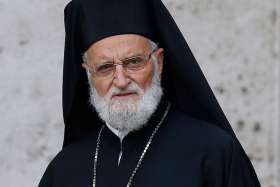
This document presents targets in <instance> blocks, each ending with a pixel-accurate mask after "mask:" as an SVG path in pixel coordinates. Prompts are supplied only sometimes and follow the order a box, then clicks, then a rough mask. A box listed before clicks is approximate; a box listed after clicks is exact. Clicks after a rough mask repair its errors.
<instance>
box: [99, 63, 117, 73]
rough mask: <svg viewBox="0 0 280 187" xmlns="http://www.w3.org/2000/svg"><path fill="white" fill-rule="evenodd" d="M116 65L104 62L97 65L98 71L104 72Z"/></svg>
mask: <svg viewBox="0 0 280 187" xmlns="http://www.w3.org/2000/svg"><path fill="white" fill-rule="evenodd" d="M113 67H114V65H113V64H103V65H100V66H98V67H97V69H96V71H98V72H103V71H110V70H111V69H113Z"/></svg>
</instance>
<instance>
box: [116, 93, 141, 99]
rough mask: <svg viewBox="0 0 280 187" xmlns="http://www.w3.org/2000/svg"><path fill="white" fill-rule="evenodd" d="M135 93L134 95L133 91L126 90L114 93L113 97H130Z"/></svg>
mask: <svg viewBox="0 0 280 187" xmlns="http://www.w3.org/2000/svg"><path fill="white" fill-rule="evenodd" d="M135 95H136V93H135V92H127V93H119V94H114V95H113V97H118V98H124V97H130V96H135Z"/></svg>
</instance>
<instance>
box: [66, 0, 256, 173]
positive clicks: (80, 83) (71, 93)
mask: <svg viewBox="0 0 280 187" xmlns="http://www.w3.org/2000/svg"><path fill="white" fill-rule="evenodd" d="M64 13H65V31H66V38H65V53H64V73H63V114H64V122H65V135H64V146H66V145H68V144H70V143H72V142H74V141H76V140H77V139H80V138H81V137H83V136H85V135H86V134H87V133H88V132H90V131H93V130H94V129H96V127H97V126H99V124H100V121H99V118H98V117H97V114H96V113H95V112H94V111H92V109H91V107H90V105H89V103H88V98H89V95H88V83H87V77H86V73H85V70H84V69H83V68H82V66H81V63H82V54H83V53H84V52H85V51H86V50H87V49H88V48H89V46H90V45H91V44H93V43H94V42H96V41H98V40H100V39H102V38H105V37H109V36H113V35H119V34H140V35H142V36H145V37H147V38H149V39H151V40H153V41H155V42H159V44H160V46H161V47H162V48H164V50H165V58H164V68H163V75H162V78H163V79H162V86H163V88H164V90H165V95H167V97H168V98H169V99H170V100H171V101H172V103H173V105H175V106H176V107H177V108H179V109H181V110H182V111H184V112H185V113H187V114H188V115H190V116H193V117H195V118H198V119H201V120H204V121H208V122H210V123H211V124H213V125H216V126H218V127H220V128H221V129H223V130H224V131H226V132H227V133H229V134H230V135H231V136H232V137H233V138H234V139H236V137H235V134H234V132H233V130H232V128H231V126H230V124H229V122H228V120H227V119H226V117H225V115H224V113H223V111H222V109H221V108H220V106H219V104H218V102H217V100H216V98H215V96H214V94H213V92H212V90H211V88H210V87H209V85H208V83H207V81H206V79H205V77H204V75H203V73H202V71H201V69H200V68H199V65H198V63H197V61H196V60H195V58H194V56H193V54H192V52H191V50H190V48H189V46H188V44H187V42H186V41H185V39H184V37H183V35H182V33H181V32H180V30H179V29H178V27H177V25H176V23H175V22H174V20H173V18H172V17H171V15H170V14H169V12H168V10H167V9H166V7H165V6H164V5H163V3H162V2H161V1H160V0H72V1H71V2H70V3H68V4H67V6H66V8H65V12H64ZM236 141H237V142H238V140H237V139H236ZM240 147H241V146H240ZM243 152H244V151H243ZM244 157H246V159H248V157H247V156H246V154H245V152H244ZM248 162H249V159H248ZM249 165H250V164H249ZM250 167H251V166H250ZM252 173H254V171H253V169H252Z"/></svg>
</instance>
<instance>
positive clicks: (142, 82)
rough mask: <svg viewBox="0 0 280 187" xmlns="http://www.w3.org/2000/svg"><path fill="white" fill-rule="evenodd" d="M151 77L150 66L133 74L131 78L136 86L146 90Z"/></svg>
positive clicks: (151, 70)
mask: <svg viewBox="0 0 280 187" xmlns="http://www.w3.org/2000/svg"><path fill="white" fill-rule="evenodd" d="M152 77H153V69H152V65H150V66H148V67H147V68H145V69H143V70H142V71H140V72H138V73H137V74H135V76H133V81H134V82H136V83H137V85H138V86H140V87H141V88H142V89H144V90H146V89H147V88H148V87H149V86H150V85H151V82H152Z"/></svg>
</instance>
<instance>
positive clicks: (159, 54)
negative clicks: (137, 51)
mask: <svg viewBox="0 0 280 187" xmlns="http://www.w3.org/2000/svg"><path fill="white" fill-rule="evenodd" d="M156 55H157V59H158V62H157V63H158V67H159V69H158V70H159V76H160V77H161V74H162V69H163V61H164V49H163V48H159V49H158V50H157V52H156Z"/></svg>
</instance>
